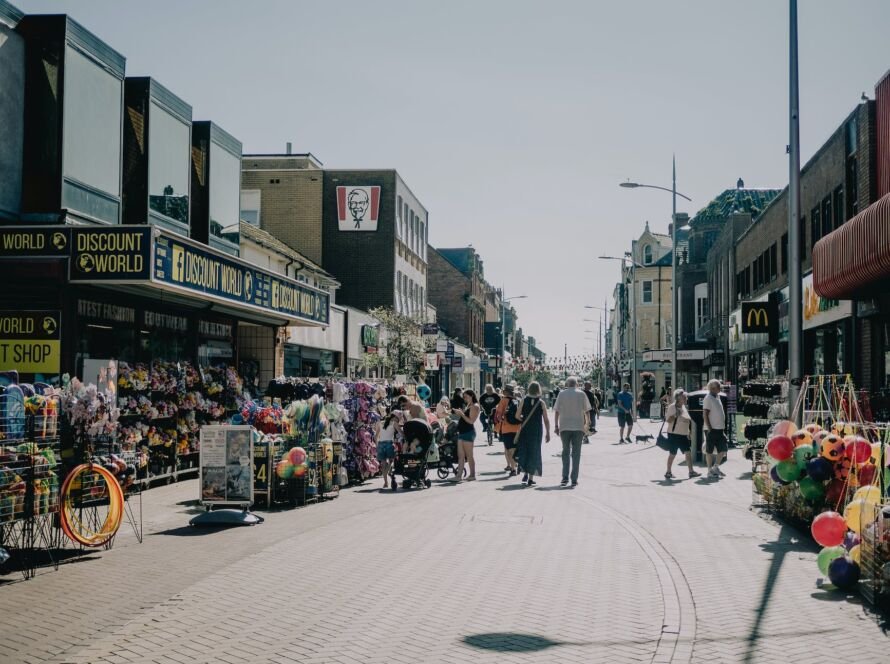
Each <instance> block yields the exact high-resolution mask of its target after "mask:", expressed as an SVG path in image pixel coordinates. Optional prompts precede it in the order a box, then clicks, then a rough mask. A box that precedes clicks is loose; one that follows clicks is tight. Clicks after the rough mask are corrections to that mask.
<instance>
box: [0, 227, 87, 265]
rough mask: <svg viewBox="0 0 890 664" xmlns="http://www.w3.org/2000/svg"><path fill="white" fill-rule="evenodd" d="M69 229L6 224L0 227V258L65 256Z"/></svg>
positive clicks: (68, 241)
mask: <svg viewBox="0 0 890 664" xmlns="http://www.w3.org/2000/svg"><path fill="white" fill-rule="evenodd" d="M70 244H71V236H70V229H67V228H59V227H57V226H56V227H42V228H41V227H38V228H35V227H30V226H28V227H23V226H7V227H5V228H0V258H21V257H25V256H29V257H37V256H58V257H60V258H67V256H68V251H69V246H70Z"/></svg>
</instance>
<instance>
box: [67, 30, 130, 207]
mask: <svg viewBox="0 0 890 664" xmlns="http://www.w3.org/2000/svg"><path fill="white" fill-rule="evenodd" d="M122 91H123V81H121V80H120V79H118V78H115V77H114V76H112V75H111V74H109V73H108V72H106V71H105V70H104V69H102V68H101V67H100V66H99V65H98V64H96V63H94V62H93V61H92V60H90V59H89V58H87V57H86V56H85V55H82V54H81V53H80V52H79V51H76V50H75V49H73V48H71V47H70V46H67V47H66V48H65V105H64V106H65V110H64V113H65V132H64V133H65V135H64V139H63V141H64V145H63V157H62V171H63V173H64V174H65V176H67V177H70V178H72V179H74V180H77V181H79V182H83V183H84V184H87V185H89V186H91V187H95V188H96V189H99V190H101V191H104V192H107V193H109V194H113V195H114V196H120V194H121V123H122V122H123V117H124V115H123V98H122V96H121V95H122Z"/></svg>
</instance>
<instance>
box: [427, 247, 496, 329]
mask: <svg viewBox="0 0 890 664" xmlns="http://www.w3.org/2000/svg"><path fill="white" fill-rule="evenodd" d="M428 260H429V274H428V277H429V278H428V280H427V287H428V298H429V302H430V304H432V305H433V306H434V307H436V313H437V317H438V319H439V325H440V326H441V327H442V329H443V330H444V331H445V333H446V334H448V335H449V336H452V337H456V338H457V339H458V341H460V342H461V343H464V344H467V345H471V344H472V343H473V342H474V341H475V343H477V344H480V343H484V339H482V340H480V339H474V340H471V339H470V336H471V335H470V327H471V325H470V307H469V304H468V301H467V300H468V296H469V294H470V292H471V289H472V284H471V280H470V279H469V278H468V277H467V276H465V275H464V274H463V273H462V272H461V271H460V270H458V269H457V268H456V267H454V265H452V264H451V263H449V262H448V261H447V260H446V259H445V258H443V257H442V254H440V253H439V252H438V251H436V250H435V249H432V248H430V249H429V253H428Z"/></svg>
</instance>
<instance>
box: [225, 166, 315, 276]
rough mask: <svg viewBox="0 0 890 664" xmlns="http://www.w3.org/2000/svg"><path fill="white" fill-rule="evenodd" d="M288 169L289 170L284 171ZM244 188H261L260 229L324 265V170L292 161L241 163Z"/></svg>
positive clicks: (242, 187) (242, 185)
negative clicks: (306, 167)
mask: <svg viewBox="0 0 890 664" xmlns="http://www.w3.org/2000/svg"><path fill="white" fill-rule="evenodd" d="M284 169H288V170H284ZM241 189H259V190H260V192H261V194H260V197H261V200H260V228H262V229H263V230H265V231H267V232H269V233H271V234H272V235H274V236H275V237H276V238H278V239H279V240H281V241H282V242H284V243H285V244H287V245H288V246H289V247H291V248H293V249H296V250H297V251H299V252H300V253H302V254H303V255H304V256H306V258H308V259H309V260H311V261H314V262H315V263H318V264H321V262H322V191H323V182H322V171H321V170H319V169H302V168H301V169H298V168H294V163H292V161H291V160H289V159H284V158H282V160H280V161H273V160H267V159H263V160H252V159H251V157H250V155H248V156H245V157H244V159H243V160H242V171H241Z"/></svg>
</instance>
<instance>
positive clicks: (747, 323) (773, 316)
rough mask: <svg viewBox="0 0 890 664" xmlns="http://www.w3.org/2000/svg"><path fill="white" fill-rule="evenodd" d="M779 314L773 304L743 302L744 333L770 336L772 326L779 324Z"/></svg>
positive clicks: (768, 302) (766, 302) (767, 302)
mask: <svg viewBox="0 0 890 664" xmlns="http://www.w3.org/2000/svg"><path fill="white" fill-rule="evenodd" d="M778 318H779V312H778V310H777V308H776V306H775V304H774V303H773V302H770V301H769V300H767V301H765V302H742V332H743V333H744V334H769V331H770V326H772V325H776V324H778Z"/></svg>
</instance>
